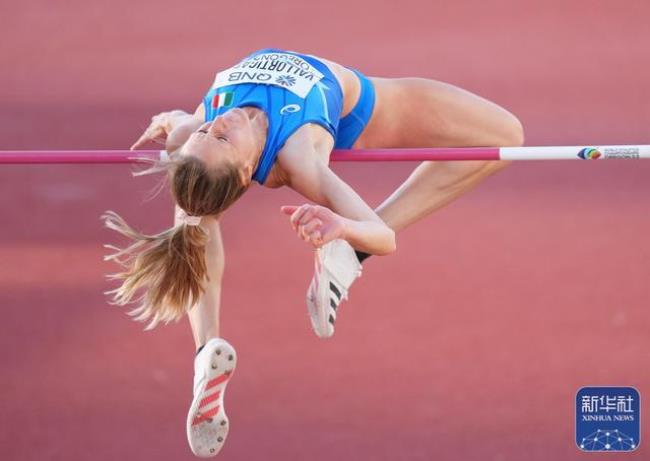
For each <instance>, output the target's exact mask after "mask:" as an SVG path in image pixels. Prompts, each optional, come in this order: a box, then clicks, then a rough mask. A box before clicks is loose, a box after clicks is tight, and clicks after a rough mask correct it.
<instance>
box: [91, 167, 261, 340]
mask: <svg viewBox="0 0 650 461" xmlns="http://www.w3.org/2000/svg"><path fill="white" fill-rule="evenodd" d="M151 163H152V166H151V167H150V168H148V169H146V170H144V171H141V172H137V173H134V176H141V175H144V174H151V173H156V172H161V171H167V173H168V178H169V181H170V183H171V191H172V196H173V198H174V201H175V202H176V204H177V205H178V206H179V207H180V208H181V209H182V210H184V211H185V212H186V213H187V214H188V215H191V216H210V215H218V214H220V213H221V212H223V211H224V210H225V209H226V208H228V207H229V206H230V205H232V203H233V202H235V201H236V200H237V199H238V198H239V197H241V195H242V194H243V193H244V192H245V191H246V189H247V187H248V186H247V185H246V184H243V183H242V179H241V176H240V173H239V169H238V168H237V167H236V166H235V165H232V164H224V165H221V166H219V167H218V168H211V169H208V168H207V166H206V165H205V163H204V162H202V161H201V160H199V159H198V158H196V157H192V156H183V157H181V158H178V159H173V160H170V159H168V160H160V161H159V160H156V161H151ZM102 219H103V221H104V224H105V226H106V227H108V228H109V229H113V230H115V231H117V232H119V233H120V234H122V235H123V236H125V237H128V238H129V239H131V240H132V241H133V243H131V244H130V245H129V246H127V247H126V248H118V247H116V246H113V245H105V246H106V247H107V248H109V249H112V250H114V251H115V252H114V253H113V254H110V255H107V256H105V257H104V260H106V261H115V262H116V263H118V264H120V265H121V266H122V267H123V269H124V270H123V271H122V272H118V273H115V274H110V275H109V276H108V278H109V279H110V280H121V281H122V284H121V285H120V286H119V287H117V288H115V289H113V290H110V291H107V292H106V294H108V295H111V296H112V300H111V304H114V305H119V306H124V305H126V304H129V303H132V302H139V303H140V305H139V306H138V307H136V308H134V309H132V310H131V311H129V312H128V313H129V315H131V316H133V317H134V319H135V320H137V321H141V322H147V321H148V322H149V323H148V325H147V326H146V328H145V329H146V330H150V329H153V328H155V327H156V325H158V324H159V323H160V322H163V323H165V324H167V323H169V322H171V321H172V320H174V321H178V320H179V319H181V318H182V317H183V315H184V314H185V313H186V312H187V311H188V310H189V309H190V308H191V307H192V306H193V305H194V304H195V303H197V302H198V300H199V298H200V296H201V295H202V294H203V292H204V291H205V284H206V282H207V281H208V274H207V266H206V263H205V248H206V244H207V242H208V238H209V234H208V232H207V231H206V230H205V229H204V228H203V227H201V226H200V225H199V226H189V225H187V224H184V223H182V222H180V223H178V224H176V225H175V226H174V227H172V228H170V229H167V230H165V231H163V232H160V233H158V234H154V235H147V234H143V233H141V232H138V231H136V230H134V229H133V228H132V227H131V226H129V225H128V224H127V223H126V221H125V220H124V219H123V218H122V217H121V216H119V215H118V214H117V213H115V212H113V211H107V212H106V213H105V214H104V215H102ZM142 290H144V291H142ZM138 292H141V293H140V294H139V295H138Z"/></svg>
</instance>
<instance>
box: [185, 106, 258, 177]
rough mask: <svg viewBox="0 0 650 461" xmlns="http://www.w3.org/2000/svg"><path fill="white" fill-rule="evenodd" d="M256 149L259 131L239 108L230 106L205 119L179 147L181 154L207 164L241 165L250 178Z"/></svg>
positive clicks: (213, 165) (255, 162) (254, 163)
mask: <svg viewBox="0 0 650 461" xmlns="http://www.w3.org/2000/svg"><path fill="white" fill-rule="evenodd" d="M259 153H260V140H259V133H258V131H257V130H256V126H255V124H254V123H253V121H252V120H251V118H250V117H249V115H248V113H247V112H246V111H244V110H243V109H239V108H235V109H230V110H229V111H228V112H225V113H224V114H222V115H220V116H218V117H216V118H215V119H214V121H212V122H207V123H204V124H203V125H201V127H200V128H199V129H198V130H196V131H195V132H194V133H192V134H191V135H190V137H189V138H188V140H187V141H186V142H185V144H184V145H183V147H182V148H181V154H182V155H192V156H194V157H197V158H199V159H201V160H203V161H204V162H205V163H206V165H207V166H208V167H217V166H218V165H220V164H221V163H220V162H228V163H231V164H234V165H236V166H238V167H240V168H241V170H242V174H243V175H246V176H247V180H246V182H249V181H250V177H251V174H252V171H253V168H254V167H255V165H256V164H257V159H258V156H259Z"/></svg>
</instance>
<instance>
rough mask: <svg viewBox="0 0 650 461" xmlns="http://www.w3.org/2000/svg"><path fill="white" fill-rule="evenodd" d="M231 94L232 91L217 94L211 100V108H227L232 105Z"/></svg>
mask: <svg viewBox="0 0 650 461" xmlns="http://www.w3.org/2000/svg"><path fill="white" fill-rule="evenodd" d="M232 100H233V93H232V91H230V92H227V93H217V94H215V95H214V98H212V107H214V108H215V109H218V108H219V107H228V106H230V105H231V104H232Z"/></svg>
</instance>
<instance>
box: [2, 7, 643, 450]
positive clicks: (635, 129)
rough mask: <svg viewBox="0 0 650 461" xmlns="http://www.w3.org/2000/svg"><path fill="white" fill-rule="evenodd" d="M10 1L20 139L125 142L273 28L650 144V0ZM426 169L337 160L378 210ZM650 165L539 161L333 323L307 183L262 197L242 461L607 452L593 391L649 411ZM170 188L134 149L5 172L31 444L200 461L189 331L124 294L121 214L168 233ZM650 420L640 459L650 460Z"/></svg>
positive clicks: (403, 247)
mask: <svg viewBox="0 0 650 461" xmlns="http://www.w3.org/2000/svg"><path fill="white" fill-rule="evenodd" d="M2 9H3V13H2V16H3V18H4V21H3V23H4V25H3V30H2V32H0V33H2V34H3V36H2V38H3V40H2V49H1V51H0V55H1V56H2V62H3V71H2V72H1V73H0V100H2V101H3V102H2V108H1V109H0V133H1V138H0V140H1V141H0V148H2V149H66V148H67V149H84V148H92V149H123V148H125V147H126V146H128V145H129V144H130V142H131V141H132V140H133V139H135V138H136V137H137V135H138V134H139V132H140V130H141V129H143V128H144V127H145V126H146V124H147V119H148V117H150V116H151V115H152V114H154V113H156V112H158V111H161V110H164V109H169V108H176V107H180V108H184V109H186V110H191V109H193V107H194V106H195V105H196V104H197V103H198V101H199V100H200V98H201V96H202V93H203V91H204V90H205V89H206V88H207V86H208V85H209V84H210V82H211V81H212V78H213V73H214V72H215V70H216V69H218V68H219V67H221V66H225V65H227V64H229V63H231V62H232V61H233V60H234V59H236V58H237V57H239V56H241V55H242V54H243V53H246V52H249V51H251V50H253V49H256V48H260V47H264V46H278V47H283V48H288V49H297V50H301V51H307V52H311V53H314V54H317V55H322V56H324V57H328V58H330V59H333V60H337V61H339V62H342V63H344V64H348V65H351V66H355V67H357V68H359V69H361V70H362V71H365V72H366V73H368V74H370V75H383V76H408V75H415V76H424V77H430V78H437V79H441V80H445V81H449V82H452V83H455V84H457V85H460V86H462V87H465V88H468V89H469V90H472V91H475V92H477V93H479V94H481V95H483V96H485V97H487V98H490V99H493V100H495V101H497V102H499V103H500V104H502V105H504V106H505V107H507V108H508V109H510V110H512V111H513V112H515V113H516V114H517V115H518V116H519V117H520V118H521V119H522V121H523V122H524V125H525V127H526V130H527V143H528V144H531V145H539V144H583V143H589V144H598V143H610V144H618V143H647V142H648V125H649V124H650V105H649V103H648V101H650V90H649V88H650V87H649V86H648V82H649V81H650V67H649V66H650V65H649V64H648V59H647V50H648V49H649V46H650V32H649V31H648V28H647V24H646V18H647V17H648V16H649V15H650V4H649V3H648V2H646V1H645V0H630V1H628V2H625V4H624V5H621V4H618V3H616V2H614V1H601V0H589V1H587V0H575V1H559V0H550V1H547V2H543V3H541V2H521V1H515V0H501V1H497V0H494V1H487V2H486V1H467V2H457V3H455V4H451V3H449V2H432V1H424V0H422V1H416V0H413V1H407V2H400V4H399V8H398V7H397V6H396V5H395V4H392V3H381V2H369V1H365V0H362V1H358V2H343V1H340V0H334V1H332V2H328V4H327V5H326V6H322V7H320V8H318V7H316V6H315V5H314V4H310V3H300V2H289V1H276V2H261V1H255V2H250V3H249V2H238V3H234V4H225V3H221V2H219V3H216V2H204V1H199V2H190V3H188V2H174V3H164V2H163V3H162V4H161V3H160V2H151V1H143V2H127V1H125V0H116V1H113V2H80V1H77V0H71V1H69V2H66V3H65V4H63V3H58V2H55V3H54V4H53V3H52V2H45V1H43V0H37V1H34V2H24V3H18V2H16V3H14V4H11V5H10V4H7V5H4V6H3V8H2ZM411 167H412V165H406V164H399V165H395V164H392V165H380V164H364V165H336V166H335V168H336V170H337V171H338V172H339V173H340V174H341V175H342V176H343V177H344V178H345V179H346V180H348V181H349V182H350V183H351V184H352V185H353V186H354V187H355V188H357V189H358V190H359V192H360V193H361V194H362V195H363V196H364V197H366V198H367V199H368V201H369V202H370V203H371V204H377V203H379V201H380V200H381V199H382V198H383V197H384V196H386V195H387V194H388V193H389V192H391V191H392V189H393V188H394V187H395V186H397V185H398V184H399V183H400V181H401V180H403V179H404V177H405V176H406V175H407V174H408V171H409V169H410V168H411ZM649 175H650V165H649V164H648V163H643V162H636V163H635V162H627V163H626V162H616V161H614V162H603V163H599V162H584V163H580V162H569V163H567V162H564V163H562V162H551V163H544V164H542V163H535V162H533V163H526V164H517V165H514V166H512V167H511V168H509V169H508V170H506V171H505V172H503V173H500V174H499V175H498V176H496V177H494V178H491V179H490V180H489V181H487V182H486V183H485V184H483V185H481V186H480V187H479V188H478V189H477V190H476V191H475V192H473V193H471V194H469V195H467V196H466V197H464V198H462V199H460V200H459V201H458V202H456V203H455V204H453V205H452V206H450V207H448V208H446V209H444V210H442V211H440V212H439V213H437V214H436V215H434V216H432V217H430V218H428V219H426V220H425V221H423V222H421V223H419V224H417V225H416V226H413V227H412V228H410V229H408V230H407V231H405V232H404V233H403V234H401V235H400V236H399V251H398V252H397V253H396V254H395V255H394V256H390V257H386V258H373V259H371V260H369V261H368V263H367V264H366V269H365V273H364V275H363V277H362V279H361V280H360V281H359V282H358V284H357V285H355V287H354V289H353V291H352V293H351V300H350V301H349V302H348V303H346V304H344V305H343V307H342V309H341V313H340V319H339V323H338V325H337V332H336V336H335V337H334V338H333V340H330V341H319V340H317V339H316V338H315V337H314V336H313V335H312V333H311V332H310V330H309V323H308V319H307V315H306V312H305V306H304V302H303V298H304V292H305V289H306V287H307V284H308V282H309V279H310V277H311V267H312V261H311V252H310V250H309V249H308V248H307V247H305V246H304V245H303V244H302V243H301V242H299V241H298V240H297V239H296V238H295V236H294V235H293V234H292V232H291V231H290V229H289V226H288V225H287V223H286V220H285V218H284V217H283V216H282V215H281V214H280V213H279V211H278V208H279V206H280V205H281V204H286V203H299V201H300V200H299V199H298V197H297V196H296V195H295V194H293V193H291V192H289V191H263V190H260V189H256V190H254V191H251V193H250V194H248V195H247V196H246V197H245V198H244V199H243V200H242V201H241V202H240V203H238V204H237V205H236V206H235V207H234V208H233V210H232V212H229V213H228V216H227V217H226V218H225V220H224V224H223V228H224V235H225V240H226V252H227V261H228V262H227V274H226V276H225V281H224V296H223V335H224V336H225V337H226V338H227V339H228V340H229V341H230V342H232V343H233V344H234V345H235V347H236V348H237V350H238V354H239V365H238V370H237V372H236V374H235V375H234V377H233V381H232V383H231V385H230V386H229V388H228V389H229V390H228V394H227V395H226V408H227V411H228V413H229V416H230V418H231V425H232V429H231V432H230V435H229V437H228V440H227V446H226V447H225V448H224V450H223V451H222V453H221V454H220V455H219V458H220V459H224V460H249V459H273V460H275V459H277V460H293V459H309V460H314V461H319V460H330V459H340V460H353V459H354V460H357V459H368V460H395V459H408V460H431V459H436V460H463V461H473V460H477V461H478V460H481V461H483V460H494V461H506V460H522V459H525V460H531V461H532V460H548V459H554V460H574V459H575V460H577V459H583V458H584V457H585V456H587V455H584V454H582V453H580V452H579V451H578V449H577V448H576V446H575V444H574V442H573V431H574V414H573V399H574V397H575V393H576V391H577V389H578V388H579V387H581V386H584V385H630V386H635V387H636V388H637V389H639V391H640V392H641V395H642V408H641V412H642V421H643V420H644V418H645V416H643V415H647V414H648V410H649V407H648V405H647V403H646V402H647V401H648V399H647V392H648V389H649V385H650V376H649V373H648V367H647V364H648V360H649V359H650V356H649V352H648V351H649V350H650V328H649V325H650V313H649V312H648V300H649V299H650V288H649V286H648V280H649V275H650V269H649V267H648V261H649V258H650V245H649V244H648V237H647V236H648V235H649V232H650V214H649V208H650V207H649V205H648V204H649V199H650V186H649V185H648V184H649V183H648V177H649ZM154 182H155V179H154V178H146V179H132V178H131V177H130V176H129V167H127V166H38V167H31V166H11V167H3V168H2V169H0V197H2V202H1V203H2V205H1V208H0V210H1V212H2V216H3V220H2V224H3V225H2V231H0V261H2V263H1V264H0V306H2V322H0V363H2V379H0V396H1V397H0V405H1V411H0V428H1V429H0V447H1V448H2V455H1V456H0V458H2V459H3V460H20V461H31V460H66V461H81V460H87V459H92V460H93V461H104V460H114V459H138V460H157V461H164V460H175V461H177V460H182V459H187V460H189V459H193V457H192V456H191V454H190V452H189V448H188V446H187V443H186V441H185V429H184V424H185V415H186V411H187V408H188V405H189V403H190V400H191V387H192V358H193V343H192V339H191V335H190V332H189V328H188V326H187V324H186V323H185V322H183V323H182V324H178V325H173V326H170V327H167V328H161V329H159V330H156V331H154V332H153V333H143V332H142V331H141V326H140V325H138V324H135V323H133V322H131V321H130V320H129V319H128V318H127V316H126V315H125V314H124V313H123V312H122V311H120V310H119V309H117V308H114V307H110V306H108V305H107V304H106V298H105V297H104V296H103V295H102V291H104V290H106V289H108V288H109V287H110V285H109V284H108V283H107V282H106V281H104V279H103V276H104V274H106V273H108V272H110V271H112V270H114V269H115V267H113V266H111V265H110V264H107V263H103V262H102V259H101V258H102V255H103V249H102V247H101V245H102V244H103V243H108V242H112V243H115V241H116V236H115V235H113V234H112V233H110V232H109V231H106V230H103V229H102V228H101V226H100V221H99V215H100V214H101V213H102V212H103V211H104V210H107V209H113V210H116V211H118V212H120V213H122V214H123V215H124V216H125V217H126V218H127V219H128V221H129V222H130V223H132V224H134V225H136V226H138V227H139V228H141V229H144V230H147V231H151V232H153V231H158V230H160V229H162V228H164V227H165V226H167V225H168V224H169V223H170V220H171V205H170V200H169V198H168V197H167V196H166V195H162V196H160V197H159V198H157V199H155V200H153V201H150V202H146V203H145V202H144V198H145V196H146V193H147V192H148V191H149V190H150V189H151V188H152V187H153V186H154ZM253 216H254V217H255V219H251V217H253ZM642 424H643V426H642V441H641V447H640V448H639V450H637V452H635V453H632V454H627V455H626V459H647V457H648V454H647V453H648V452H647V447H646V445H645V443H646V442H647V438H648V436H649V435H650V434H649V433H648V430H647V427H648V426H647V425H646V424H644V423H642ZM643 439H646V440H645V441H644V440H643ZM589 456H590V457H591V458H593V459H605V456H604V455H598V454H595V455H589ZM614 456H616V455H614ZM607 459H614V458H613V457H607ZM615 459H618V458H615Z"/></svg>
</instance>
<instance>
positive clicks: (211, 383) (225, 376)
mask: <svg viewBox="0 0 650 461" xmlns="http://www.w3.org/2000/svg"><path fill="white" fill-rule="evenodd" d="M228 378H230V373H224V374H222V375H219V376H217V377H216V378H213V379H211V380H210V381H208V385H207V386H205V390H206V391H207V390H208V389H212V388H213V387H214V386H218V385H219V384H221V383H223V382H226V381H228Z"/></svg>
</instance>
